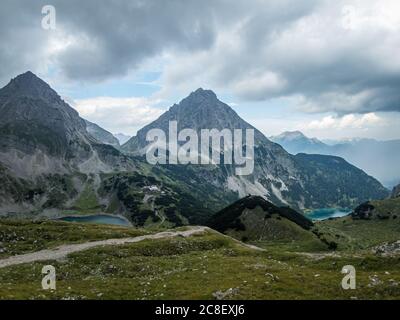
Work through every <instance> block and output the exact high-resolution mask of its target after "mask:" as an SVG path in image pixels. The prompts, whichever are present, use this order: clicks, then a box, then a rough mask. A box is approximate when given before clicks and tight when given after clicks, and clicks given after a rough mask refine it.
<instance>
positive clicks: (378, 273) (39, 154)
mask: <svg viewBox="0 0 400 320" xmlns="http://www.w3.org/2000/svg"><path fill="white" fill-rule="evenodd" d="M171 122H172V123H174V124H176V129H177V130H179V131H181V130H183V129H185V128H191V129H192V130H193V133H194V134H193V136H196V137H197V138H199V137H201V134H200V133H201V132H202V130H206V129H215V130H218V131H219V132H221V131H222V130H224V129H228V130H231V132H233V130H239V129H240V130H252V132H254V158H253V159H251V162H252V163H253V164H254V168H253V169H254V170H253V171H252V172H251V173H250V174H246V175H236V170H235V169H236V168H235V166H234V165H232V164H229V163H226V162H225V161H220V162H215V161H214V163H213V162H210V161H208V162H207V165H199V164H196V162H194V163H187V164H183V163H181V164H174V163H170V162H166V163H156V164H151V163H148V162H147V161H146V157H145V154H146V146H147V142H148V141H147V139H146V136H147V133H148V132H149V131H150V130H152V129H160V130H163V131H164V132H168V131H169V130H168V129H169V125H170V123H171ZM240 147H241V148H242V150H246V149H247V144H246V142H244V141H242V144H241V145H240V146H239V148H240ZM206 151H207V150H206ZM208 151H209V152H208V155H207V152H206V155H202V156H203V157H206V158H207V157H208V159H207V160H210V158H211V157H214V155H215V154H216V153H215V150H214V149H213V148H212V147H210V148H209V150H208ZM217 156H219V157H220V159H221V160H222V158H224V157H225V156H227V154H225V153H223V152H220V153H218V154H217ZM200 162H201V161H200ZM200 162H199V163H200ZM0 178H1V181H2V184H0V283H1V286H0V299H377V298H379V299H395V298H399V297H400V271H399V270H400V269H399V260H398V258H399V257H398V252H399V250H398V249H399V248H398V240H399V239H400V206H399V203H398V201H399V199H400V198H399V197H398V190H397V189H394V190H393V192H392V195H390V192H389V190H388V189H386V188H385V187H384V186H383V185H382V184H381V183H380V182H379V181H378V180H376V179H375V178H374V177H372V176H370V175H368V174H366V173H365V172H364V171H363V170H361V169H359V168H357V167H355V166H354V165H352V164H350V163H349V162H347V161H346V160H344V159H343V158H340V157H337V156H330V155H320V154H303V153H301V154H296V155H292V154H290V153H288V152H287V151H286V150H285V149H284V148H283V147H282V146H281V145H279V144H277V143H274V142H272V141H271V140H269V139H268V138H267V137H266V136H265V135H263V134H262V133H261V132H260V131H259V130H257V129H256V128H255V127H253V126H252V125H250V124H249V123H247V122H246V121H245V120H243V119H242V118H240V117H239V115H238V114H237V113H236V112H235V111H234V110H233V109H232V108H231V107H230V106H228V105H227V104H225V103H224V102H222V101H221V100H219V99H218V97H217V95H216V94H215V93H214V92H213V91H211V90H204V89H202V88H199V89H197V90H195V91H193V92H191V93H190V94H189V95H188V96H187V97H186V98H184V99H182V100H181V101H180V102H179V103H177V104H174V105H172V106H171V107H170V108H169V109H168V111H166V112H165V113H163V114H162V115H161V116H160V117H159V118H158V119H156V120H155V121H153V122H150V123H149V124H148V125H146V126H144V127H143V128H142V129H140V130H139V131H138V132H137V134H136V135H135V136H133V137H130V138H129V140H128V141H127V142H125V143H124V144H122V145H121V144H120V143H119V141H118V140H117V139H116V138H115V137H114V136H113V135H112V134H111V133H110V132H108V131H106V130H105V129H103V128H101V127H100V126H98V125H97V124H95V123H93V122H89V121H87V120H85V119H83V118H81V117H80V115H79V114H78V112H77V111H75V109H73V108H72V107H71V106H70V105H69V104H68V103H66V102H65V101H64V100H63V99H62V98H61V97H60V96H59V95H58V93H57V92H56V91H55V90H54V89H52V88H51V87H50V86H49V85H48V84H47V83H45V82H44V81H43V80H41V79H40V78H38V77H37V76H36V75H34V74H33V73H31V72H26V73H24V74H21V75H19V76H17V77H16V78H14V79H12V80H11V81H10V82H9V84H8V85H6V86H5V87H4V88H2V89H0ZM321 208H326V209H321ZM335 208H338V209H340V208H343V209H341V210H342V211H340V213H338V212H336V211H335ZM345 208H349V209H348V210H347V209H345ZM310 212H311V214H310V216H308V215H307V213H310ZM345 213H350V214H349V215H346V216H342V215H345ZM336 216H339V217H336ZM398 217H399V218H398ZM46 264H50V265H52V266H54V267H55V269H56V271H57V290H54V291H44V290H41V287H40V284H41V279H42V274H41V270H42V267H43V266H44V265H46ZM349 264H350V265H353V266H354V267H355V268H356V269H357V290H355V291H351V290H350V291H346V290H343V289H342V288H341V286H340V283H341V279H342V278H343V274H342V273H341V269H342V267H343V266H345V265H349Z"/></svg>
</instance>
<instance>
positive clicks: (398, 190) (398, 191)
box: [391, 184, 400, 199]
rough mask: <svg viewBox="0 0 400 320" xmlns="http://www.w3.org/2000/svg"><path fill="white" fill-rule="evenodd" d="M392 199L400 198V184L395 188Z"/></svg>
mask: <svg viewBox="0 0 400 320" xmlns="http://www.w3.org/2000/svg"><path fill="white" fill-rule="evenodd" d="M391 197H392V198H393V199H394V198H399V197H400V184H399V185H398V186H396V187H394V188H393V191H392V195H391Z"/></svg>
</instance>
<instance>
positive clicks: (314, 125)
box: [303, 113, 385, 130]
mask: <svg viewBox="0 0 400 320" xmlns="http://www.w3.org/2000/svg"><path fill="white" fill-rule="evenodd" d="M382 125H385V121H384V120H383V119H382V118H380V117H379V116H377V115H376V114H375V113H367V114H364V115H356V114H348V115H345V116H343V117H334V116H332V115H329V116H326V117H324V118H322V119H321V120H313V121H311V122H310V123H308V124H306V125H305V126H304V127H303V129H305V130H307V129H311V130H314V129H339V130H343V129H366V128H370V127H376V126H382Z"/></svg>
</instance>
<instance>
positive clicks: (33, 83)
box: [0, 71, 60, 101]
mask: <svg viewBox="0 0 400 320" xmlns="http://www.w3.org/2000/svg"><path fill="white" fill-rule="evenodd" d="M0 96H2V97H11V96H13V97H16V96H18V97H22V96H24V97H33V98H35V99H37V98H42V99H44V100H52V101H54V100H55V99H59V98H60V97H59V95H58V94H57V92H56V91H54V90H53V89H52V88H51V87H50V86H49V85H48V84H47V83H46V82H45V81H43V80H42V79H40V78H39V77H38V76H36V75H35V74H34V73H32V72H31V71H27V72H25V73H22V74H20V75H18V76H17V77H15V78H14V79H11V81H10V82H9V83H8V84H7V85H6V86H5V87H4V88H3V89H1V90H0Z"/></svg>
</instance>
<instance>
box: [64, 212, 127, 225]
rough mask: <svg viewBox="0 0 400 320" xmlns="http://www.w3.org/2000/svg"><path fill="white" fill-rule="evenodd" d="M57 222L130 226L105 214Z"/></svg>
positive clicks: (117, 218)
mask: <svg viewBox="0 0 400 320" xmlns="http://www.w3.org/2000/svg"><path fill="white" fill-rule="evenodd" d="M58 220H61V221H66V222H79V223H97V224H113V225H117V226H126V227H129V226H131V224H130V223H129V222H128V221H127V220H125V219H123V218H121V217H117V216H109V215H105V214H94V215H90V216H82V217H80V216H67V217H62V218H60V219H58Z"/></svg>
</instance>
